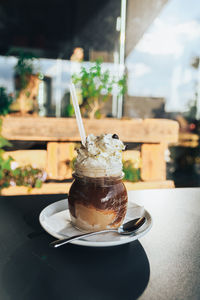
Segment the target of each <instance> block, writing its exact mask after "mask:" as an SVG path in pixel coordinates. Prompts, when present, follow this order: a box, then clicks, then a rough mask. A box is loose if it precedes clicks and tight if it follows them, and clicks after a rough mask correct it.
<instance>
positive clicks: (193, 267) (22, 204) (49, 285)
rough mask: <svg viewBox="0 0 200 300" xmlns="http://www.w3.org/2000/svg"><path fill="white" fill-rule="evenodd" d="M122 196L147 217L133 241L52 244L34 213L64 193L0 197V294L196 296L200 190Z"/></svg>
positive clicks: (199, 292)
mask: <svg viewBox="0 0 200 300" xmlns="http://www.w3.org/2000/svg"><path fill="white" fill-rule="evenodd" d="M129 196H130V197H131V198H132V199H134V201H135V202H136V203H138V204H140V205H144V206H145V208H146V209H147V210H148V211H149V212H150V214H151V215H152V218H153V227H152V229H151V230H150V231H149V232H148V233H147V234H146V235H145V236H144V237H142V238H141V239H140V240H139V241H138V240H137V241H134V242H132V243H129V244H125V245H119V246H114V247H102V248H95V247H83V246H78V245H72V244H68V245H65V246H63V247H60V248H57V249H53V248H50V247H49V243H50V242H51V241H53V240H54V238H53V237H51V236H50V235H49V234H47V233H46V232H45V231H44V230H43V229H42V228H41V226H40V224H39V221H38V216H39V214H40V212H41V211H42V209H43V208H44V207H46V206H47V205H49V204H51V203H53V202H55V201H59V200H60V199H63V198H65V196H64V195H41V196H40V195H37V196H33V195H31V196H15V197H0V265H1V267H0V299H1V300H7V299H9V300H18V299H19V300H36V299H38V300H40V299H42V300H46V299H48V300H51V299H55V300H62V299H65V300H66V299H69V300H71V299H72V300H73V299H74V300H79V299H87V300H90V299H92V300H93V299H94V300H104V299H105V300H107V299H108V300H112V299H115V300H117V299H120V300H121V299H126V300H129V299H130V300H132V299H137V298H140V299H147V300H150V299H159V300H160V299H170V300H171V299H200V251H199V249H200V232H199V228H200V189H198V188H192V189H174V190H149V191H147V190H146V191H134V192H131V193H130V194H129Z"/></svg>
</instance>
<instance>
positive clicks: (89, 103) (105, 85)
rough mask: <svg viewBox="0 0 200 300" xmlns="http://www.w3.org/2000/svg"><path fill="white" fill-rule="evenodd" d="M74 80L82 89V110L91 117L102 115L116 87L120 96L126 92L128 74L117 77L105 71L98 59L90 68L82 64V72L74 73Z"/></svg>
mask: <svg viewBox="0 0 200 300" xmlns="http://www.w3.org/2000/svg"><path fill="white" fill-rule="evenodd" d="M72 81H73V83H74V84H75V85H77V86H78V87H79V88H80V89H81V94H82V97H83V103H82V104H81V106H80V107H81V112H82V114H83V115H84V116H85V117H89V118H94V117H97V118H100V117H101V113H100V109H101V108H102V107H103V105H104V103H105V102H106V101H108V99H109V97H110V96H111V94H112V92H113V90H114V89H115V90H116V91H117V95H118V96H119V95H123V94H125V92H126V89H127V86H126V76H125V75H124V76H123V77H122V78H120V79H116V78H115V77H114V76H112V75H111V74H110V72H109V70H106V71H103V70H102V61H101V60H96V61H95V62H94V64H93V65H92V66H91V67H90V68H89V70H87V69H86V68H85V67H84V66H82V67H81V72H80V74H74V75H73V76H72Z"/></svg>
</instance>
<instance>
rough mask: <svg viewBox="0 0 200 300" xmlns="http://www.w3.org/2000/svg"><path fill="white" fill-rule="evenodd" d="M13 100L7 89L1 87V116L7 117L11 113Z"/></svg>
mask: <svg viewBox="0 0 200 300" xmlns="http://www.w3.org/2000/svg"><path fill="white" fill-rule="evenodd" d="M12 102H13V98H12V97H11V96H10V95H8V94H7V92H6V88H5V87H0V115H3V116H5V115H7V114H8V113H9V112H10V105H11V103H12Z"/></svg>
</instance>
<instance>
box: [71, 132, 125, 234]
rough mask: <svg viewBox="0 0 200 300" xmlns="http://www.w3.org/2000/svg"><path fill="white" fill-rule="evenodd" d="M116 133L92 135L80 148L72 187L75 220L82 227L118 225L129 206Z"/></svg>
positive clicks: (72, 207) (121, 145)
mask: <svg viewBox="0 0 200 300" xmlns="http://www.w3.org/2000/svg"><path fill="white" fill-rule="evenodd" d="M124 149H125V146H124V144H123V142H121V141H120V140H119V138H118V136H117V135H116V134H114V135H112V134H102V135H100V136H94V135H92V134H91V135H89V136H88V137H87V139H86V143H85V145H84V146H83V145H82V146H81V147H80V148H79V149H78V150H77V152H78V155H77V161H76V164H75V172H74V182H73V183H72V186H71V188H70V191H69V198H68V202H69V211H70V215H71V220H72V223H73V224H74V225H75V226H76V227H78V228H80V229H83V230H87V231H95V230H102V229H108V228H117V227H119V226H120V225H121V223H122V222H123V219H124V217H125V215H126V208H127V198H128V197H127V191H126V188H125V186H124V184H123V182H122V178H123V172H122V151H123V150H124Z"/></svg>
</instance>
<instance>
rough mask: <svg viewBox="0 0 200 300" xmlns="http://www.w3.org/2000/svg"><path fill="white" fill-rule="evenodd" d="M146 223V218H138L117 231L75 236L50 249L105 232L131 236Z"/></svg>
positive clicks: (51, 244)
mask: <svg viewBox="0 0 200 300" xmlns="http://www.w3.org/2000/svg"><path fill="white" fill-rule="evenodd" d="M145 221H146V218H145V217H141V218H137V219H134V220H131V221H128V222H126V223H124V224H122V225H121V226H120V227H119V228H116V229H105V230H100V231H93V232H88V233H83V234H79V235H75V236H72V237H68V238H64V239H61V240H56V241H54V242H52V243H50V244H49V246H50V247H53V248H57V247H60V246H62V245H65V244H67V243H69V242H71V241H74V240H78V239H80V238H82V237H87V236H92V235H95V234H99V233H105V232H115V233H118V234H121V235H131V234H134V232H135V231H136V230H137V229H139V228H140V227H141V226H142V225H143V224H144V223H145Z"/></svg>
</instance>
